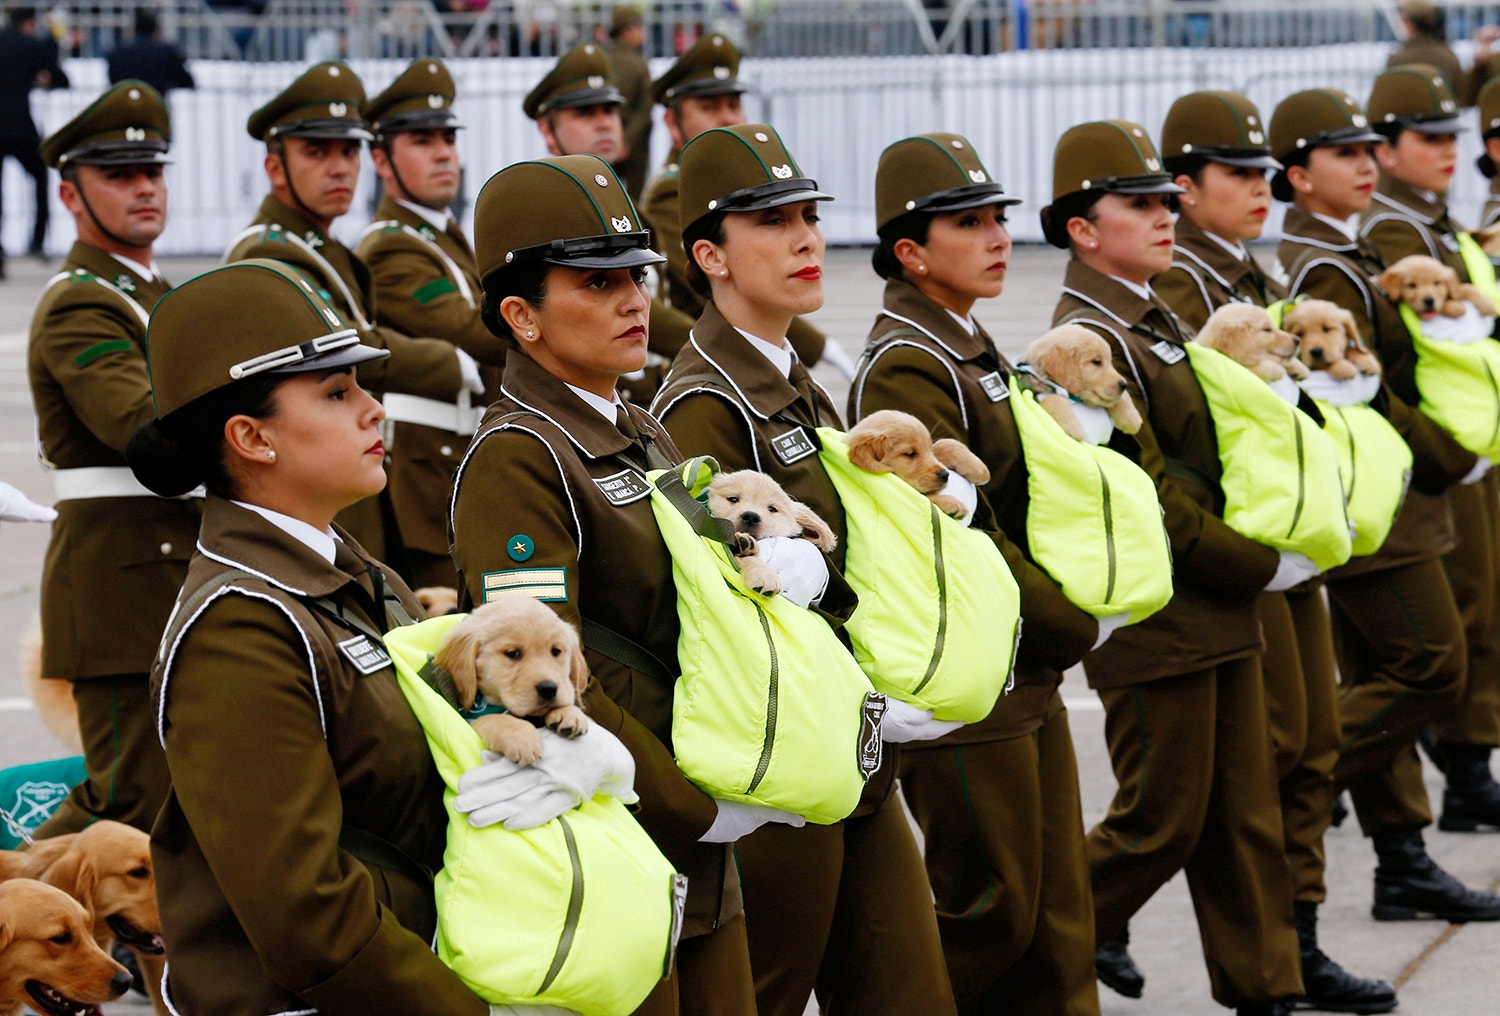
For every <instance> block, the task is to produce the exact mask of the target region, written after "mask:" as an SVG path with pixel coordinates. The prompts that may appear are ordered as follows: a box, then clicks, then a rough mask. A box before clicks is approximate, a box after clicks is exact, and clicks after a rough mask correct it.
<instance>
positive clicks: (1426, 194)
mask: <svg viewBox="0 0 1500 1016" xmlns="http://www.w3.org/2000/svg"><path fill="white" fill-rule="evenodd" d="M1411 191H1412V193H1413V194H1415V195H1416V196H1417V197H1419V198H1421V199H1422V200H1423V201H1425V202H1427V203H1428V204H1429V205H1435V204H1437V203H1438V192H1437V191H1430V190H1421V189H1419V188H1417V187H1413V188H1412V189H1411Z"/></svg>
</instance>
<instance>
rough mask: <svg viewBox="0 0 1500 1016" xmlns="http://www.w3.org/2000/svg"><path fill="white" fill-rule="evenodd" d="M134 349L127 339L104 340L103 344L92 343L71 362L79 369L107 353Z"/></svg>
mask: <svg viewBox="0 0 1500 1016" xmlns="http://www.w3.org/2000/svg"><path fill="white" fill-rule="evenodd" d="M134 348H135V346H134V344H133V343H131V341H130V340H129V339H106V340H104V341H103V342H96V343H94V344H93V345H92V346H90V347H89V348H87V349H85V350H84V351H83V352H81V353H79V354H78V355H77V356H75V357H73V362H74V363H75V364H77V365H78V366H80V367H87V366H88V365H89V364H91V363H93V362H94V361H95V360H97V359H99V357H101V356H104V355H106V354H108V353H125V352H129V351H130V350H131V349H134Z"/></svg>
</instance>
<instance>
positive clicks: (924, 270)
mask: <svg viewBox="0 0 1500 1016" xmlns="http://www.w3.org/2000/svg"><path fill="white" fill-rule="evenodd" d="M917 271H919V272H921V273H922V274H923V275H926V274H927V266H926V265H917Z"/></svg>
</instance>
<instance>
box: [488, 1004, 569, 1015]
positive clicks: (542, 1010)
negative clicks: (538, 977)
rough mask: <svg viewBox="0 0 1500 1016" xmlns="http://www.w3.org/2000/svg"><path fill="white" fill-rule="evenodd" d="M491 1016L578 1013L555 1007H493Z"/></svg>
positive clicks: (491, 1007)
mask: <svg viewBox="0 0 1500 1016" xmlns="http://www.w3.org/2000/svg"><path fill="white" fill-rule="evenodd" d="M490 1016H578V1013H576V1012H574V1011H573V1010H572V1009H559V1008H558V1007H557V1006H555V1005H492V1006H490Z"/></svg>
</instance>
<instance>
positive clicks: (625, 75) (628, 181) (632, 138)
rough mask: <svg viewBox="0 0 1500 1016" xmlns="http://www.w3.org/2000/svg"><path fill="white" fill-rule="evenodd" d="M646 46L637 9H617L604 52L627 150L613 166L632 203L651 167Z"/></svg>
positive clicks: (649, 102) (644, 32)
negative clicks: (618, 99)
mask: <svg viewBox="0 0 1500 1016" xmlns="http://www.w3.org/2000/svg"><path fill="white" fill-rule="evenodd" d="M645 45H646V23H645V21H644V19H643V18H642V16H641V9H640V8H639V7H632V6H625V7H616V8H615V10H614V14H613V15H612V16H611V18H610V28H609V44H608V45H607V46H606V47H605V52H606V53H608V55H609V62H610V63H611V64H613V65H614V68H615V87H617V88H618V89H619V90H620V94H621V95H623V96H625V104H624V105H623V106H621V107H620V119H621V121H622V122H623V123H624V126H625V146H626V148H628V149H629V150H630V154H629V155H627V156H626V157H625V159H624V161H622V162H620V163H619V165H617V166H616V167H615V169H616V170H618V171H619V173H620V180H621V182H622V183H624V184H625V189H626V190H627V191H629V192H630V199H631V200H632V201H639V200H640V199H641V192H642V191H643V190H645V188H646V173H647V171H648V169H649V167H650V165H651V107H652V106H654V105H655V102H654V100H653V99H652V96H651V68H650V67H648V66H646V58H645V56H643V55H642V49H643V48H644V47H645Z"/></svg>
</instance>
